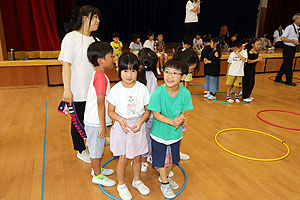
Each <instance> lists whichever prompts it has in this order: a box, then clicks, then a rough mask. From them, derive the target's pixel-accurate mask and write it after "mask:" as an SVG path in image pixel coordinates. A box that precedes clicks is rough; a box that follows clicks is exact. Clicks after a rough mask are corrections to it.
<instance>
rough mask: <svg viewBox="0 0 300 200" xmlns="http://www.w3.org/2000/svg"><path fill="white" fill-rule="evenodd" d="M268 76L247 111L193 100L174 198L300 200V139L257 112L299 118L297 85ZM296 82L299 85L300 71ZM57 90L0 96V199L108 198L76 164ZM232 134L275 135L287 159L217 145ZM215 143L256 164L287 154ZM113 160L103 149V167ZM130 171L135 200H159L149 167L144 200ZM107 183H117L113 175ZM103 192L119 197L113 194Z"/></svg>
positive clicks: (265, 142)
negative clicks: (179, 188) (179, 189)
mask: <svg viewBox="0 0 300 200" xmlns="http://www.w3.org/2000/svg"><path fill="white" fill-rule="evenodd" d="M272 75H275V74H258V75H257V76H256V86H255V89H254V92H253V96H254V97H255V100H254V101H253V102H252V103H249V104H244V105H226V104H221V103H216V102H212V101H210V100H207V99H204V98H203V96H202V95H193V104H194V110H193V111H190V112H188V114H187V119H188V121H187V122H188V130H187V132H185V134H184V139H183V141H182V149H181V151H182V152H184V153H188V154H189V155H190V156H191V159H190V160H189V161H181V162H180V164H181V165H182V166H183V168H184V169H185V171H186V173H187V186H186V189H185V190H184V191H183V193H182V194H180V196H178V197H177V199H183V200H248V199H249V200H300V157H299V152H300V132H299V131H292V130H286V129H281V128H277V127H273V126H270V125H268V124H266V123H263V122H262V121H260V120H258V118H257V117H256V114H257V112H258V111H260V110H264V109H280V110H286V111H292V112H296V113H300V100H299V97H300V84H298V86H296V87H290V86H286V85H283V84H277V83H274V82H273V81H270V80H268V77H269V76H272ZM294 76H295V77H299V78H300V72H295V73H294ZM160 84H161V81H160ZM192 84H201V85H203V84H204V78H194V80H193V82H192ZM225 89H226V87H225V77H220V91H225ZM190 90H191V92H203V88H201V87H190ZM62 91H63V88H62V87H37V88H35V87H32V88H18V89H15V88H4V89H0V99H1V101H0V108H1V115H0V126H1V127H2V130H1V131H0V136H1V140H0V146H1V151H0V177H1V178H0V186H1V187H0V199H1V200H13V199H26V200H27V199H34V200H36V199H49V200H60V199H72V200H76V199H78V200H80V199H89V200H93V199H105V200H106V199H110V198H108V197H107V196H106V195H105V194H104V193H103V192H102V191H101V190H100V188H99V187H98V186H97V185H94V184H92V183H91V175H90V172H91V171H90V169H91V166H90V165H89V164H86V163H84V162H82V161H79V160H78V159H77V158H76V153H75V151H73V149H72V141H71V136H70V119H69V117H65V116H64V115H62V114H60V113H58V112H57V106H58V103H59V101H60V100H61V97H62ZM217 98H218V100H225V98H226V95H225V94H218V96H217ZM261 116H262V117H263V118H264V119H265V120H268V121H270V122H273V123H276V124H279V125H282V126H286V127H291V128H298V129H300V123H299V122H300V117H299V116H297V115H292V114H287V113H275V112H271V113H263V114H262V115H261ZM45 117H46V119H47V120H45ZM45 122H46V123H45ZM233 127H239V128H249V129H255V130H260V131H263V132H266V133H269V134H271V135H274V136H276V137H278V138H280V139H281V140H283V141H285V142H286V143H287V145H288V146H289V148H290V151H291V152H290V155H289V156H288V157H287V158H286V159H283V160H280V161H275V162H259V161H252V160H246V159H242V158H239V157H236V156H234V155H231V154H229V153H227V152H225V151H223V150H222V149H221V148H220V147H218V146H217V145H216V143H215V141H214V136H215V134H216V133H217V132H218V131H220V130H222V129H227V128H233ZM44 136H46V140H45V141H46V142H45V144H44ZM219 141H220V143H221V144H222V145H223V146H225V147H227V148H228V149H230V150H232V151H234V152H237V153H239V154H242V155H247V156H252V157H257V158H275V157H280V156H282V155H284V154H285V153H286V149H285V147H284V146H283V145H282V144H281V143H280V142H278V141H276V140H274V139H272V138H270V137H266V136H264V135H259V134H255V133H251V132H245V131H231V132H226V133H224V134H222V135H220V137H219ZM44 145H45V146H44ZM44 147H45V152H44ZM43 156H45V162H44V164H45V166H44V167H45V168H44V174H42V172H43ZM110 158H112V154H111V153H110V151H109V146H106V147H105V155H104V157H103V161H106V160H108V159H110ZM116 162H117V161H116V160H115V161H112V162H110V163H109V164H108V165H107V167H111V168H113V169H116ZM130 168H131V167H130V166H129V165H128V167H127V171H128V176H127V185H128V187H129V190H130V191H131V193H132V195H133V197H134V199H149V200H150V199H151V200H152V199H157V200H158V199H159V200H160V199H163V196H162V194H161V192H160V189H159V186H160V184H159V183H158V181H157V178H158V173H157V172H156V171H155V170H153V169H152V168H148V169H149V170H148V172H147V173H143V174H142V179H143V181H144V183H145V184H146V185H147V186H149V188H150V189H151V193H150V195H149V196H147V197H142V196H141V195H140V194H138V192H137V191H136V190H135V189H133V188H132V187H131V181H132V172H131V169H130ZM174 172H175V176H174V178H173V179H174V180H175V181H177V182H178V183H179V185H180V186H182V185H183V182H184V177H183V174H182V172H181V171H180V169H179V168H178V167H177V166H176V167H175V168H174ZM111 178H113V179H114V180H116V175H112V176H111ZM106 189H107V191H108V192H109V193H111V194H113V195H115V196H117V197H118V195H117V190H116V187H113V188H106Z"/></svg>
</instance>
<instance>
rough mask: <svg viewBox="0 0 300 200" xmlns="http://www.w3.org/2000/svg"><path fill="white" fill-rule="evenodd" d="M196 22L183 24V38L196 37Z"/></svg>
mask: <svg viewBox="0 0 300 200" xmlns="http://www.w3.org/2000/svg"><path fill="white" fill-rule="evenodd" d="M197 24H198V22H191V23H184V36H190V37H192V38H194V37H196V33H197Z"/></svg>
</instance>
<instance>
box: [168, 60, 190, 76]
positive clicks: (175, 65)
mask: <svg viewBox="0 0 300 200" xmlns="http://www.w3.org/2000/svg"><path fill="white" fill-rule="evenodd" d="M167 67H169V68H172V69H177V70H180V71H181V73H182V75H183V74H188V73H189V66H188V64H187V63H186V62H184V61H183V60H180V59H177V58H172V59H171V60H168V61H167V62H166V63H165V64H164V67H163V71H165V69H166V68H167Z"/></svg>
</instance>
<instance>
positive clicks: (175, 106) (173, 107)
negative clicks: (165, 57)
mask: <svg viewBox="0 0 300 200" xmlns="http://www.w3.org/2000/svg"><path fill="white" fill-rule="evenodd" d="M188 70H189V69H188V65H187V64H186V63H185V62H183V61H182V60H178V59H171V60H169V61H168V62H166V63H165V65H164V68H163V74H164V82H165V83H164V84H163V85H162V86H160V87H158V88H157V89H156V90H155V91H154V92H153V94H152V96H151V99H150V103H149V105H148V110H151V111H152V112H153V116H154V118H153V124H152V128H151V131H150V136H151V145H152V166H154V167H157V168H159V174H160V177H159V181H160V182H162V185H161V187H160V189H161V191H162V193H163V195H164V196H165V197H166V198H174V197H175V194H174V192H173V190H175V189H178V188H179V186H178V184H177V183H176V182H174V181H173V180H172V179H171V178H169V177H168V174H169V172H170V171H171V169H172V167H173V164H176V163H179V161H180V141H181V138H182V136H183V134H182V127H185V126H186V118H185V113H186V111H187V110H192V109H193V104H192V97H191V94H190V92H189V91H188V90H187V89H186V88H184V87H183V86H181V85H180V84H179V83H180V82H181V81H183V80H184V79H185V77H186V75H187V74H188Z"/></svg>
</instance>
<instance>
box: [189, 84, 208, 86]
mask: <svg viewBox="0 0 300 200" xmlns="http://www.w3.org/2000/svg"><path fill="white" fill-rule="evenodd" d="M189 86H197V87H205V86H204V85H195V84H190V85H189Z"/></svg>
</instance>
